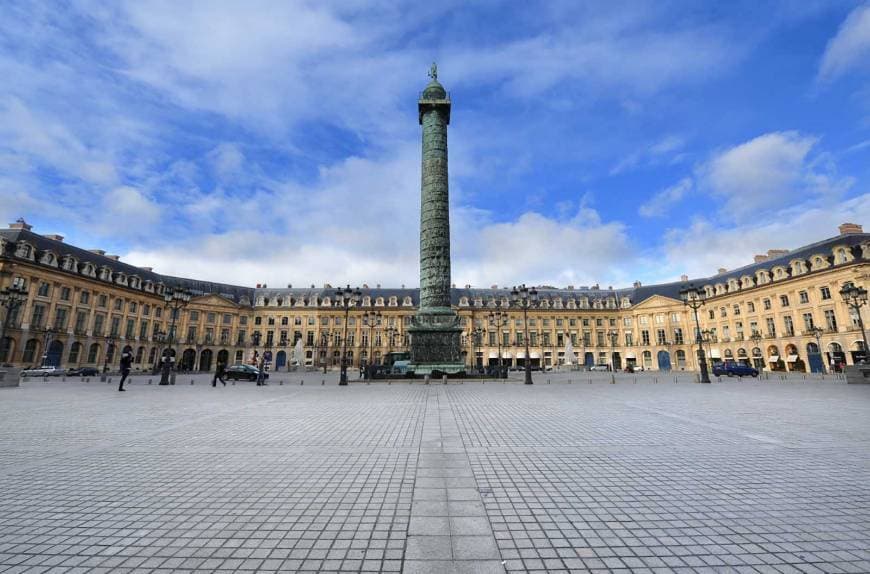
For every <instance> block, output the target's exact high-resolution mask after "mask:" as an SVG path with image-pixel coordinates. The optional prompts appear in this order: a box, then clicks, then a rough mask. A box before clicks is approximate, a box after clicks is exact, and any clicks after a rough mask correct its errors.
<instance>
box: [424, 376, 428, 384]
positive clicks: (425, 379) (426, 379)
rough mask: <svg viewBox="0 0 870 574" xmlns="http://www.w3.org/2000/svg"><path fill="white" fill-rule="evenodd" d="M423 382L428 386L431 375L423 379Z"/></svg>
mask: <svg viewBox="0 0 870 574" xmlns="http://www.w3.org/2000/svg"><path fill="white" fill-rule="evenodd" d="M423 380H424V381H426V384H427V385H428V384H429V375H426V376H424V377H423Z"/></svg>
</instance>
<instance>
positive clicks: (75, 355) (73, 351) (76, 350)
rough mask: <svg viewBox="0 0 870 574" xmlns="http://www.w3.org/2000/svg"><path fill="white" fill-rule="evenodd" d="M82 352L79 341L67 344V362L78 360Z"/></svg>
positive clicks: (72, 362)
mask: <svg viewBox="0 0 870 574" xmlns="http://www.w3.org/2000/svg"><path fill="white" fill-rule="evenodd" d="M81 353H82V344H81V343H73V344H72V345H70V346H69V357H67V362H68V363H70V364H71V365H74V364H75V363H78V362H79V355H81Z"/></svg>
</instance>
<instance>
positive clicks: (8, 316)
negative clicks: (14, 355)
mask: <svg viewBox="0 0 870 574" xmlns="http://www.w3.org/2000/svg"><path fill="white" fill-rule="evenodd" d="M26 300H27V287H26V285H25V282H24V278H23V277H16V278H14V279H13V280H12V285H10V286H9V287H4V288H3V289H2V290H0V306H2V307H3V308H4V309H6V313H5V314H4V315H3V322H2V323H0V355H2V357H0V360H3V361H9V360H10V359H9V357H7V356H6V355H8V353H9V347H10V345H7V342H6V328H7V327H8V326H9V323H10V322H11V321H12V317H13V316H14V315H15V313H16V311H17V310H18V308H19V307H20V306H21V305H23V304H24V302H25V301H26Z"/></svg>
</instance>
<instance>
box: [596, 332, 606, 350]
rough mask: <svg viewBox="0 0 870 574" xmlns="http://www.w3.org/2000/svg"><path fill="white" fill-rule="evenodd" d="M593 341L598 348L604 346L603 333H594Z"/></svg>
mask: <svg viewBox="0 0 870 574" xmlns="http://www.w3.org/2000/svg"><path fill="white" fill-rule="evenodd" d="M595 341H596V343H598V346H599V347H603V346H604V332H603V331H597V332H596V333H595Z"/></svg>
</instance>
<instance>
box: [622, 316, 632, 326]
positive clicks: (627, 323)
mask: <svg viewBox="0 0 870 574" xmlns="http://www.w3.org/2000/svg"><path fill="white" fill-rule="evenodd" d="M622 325H623V326H625V327H631V317H623V318H622Z"/></svg>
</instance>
